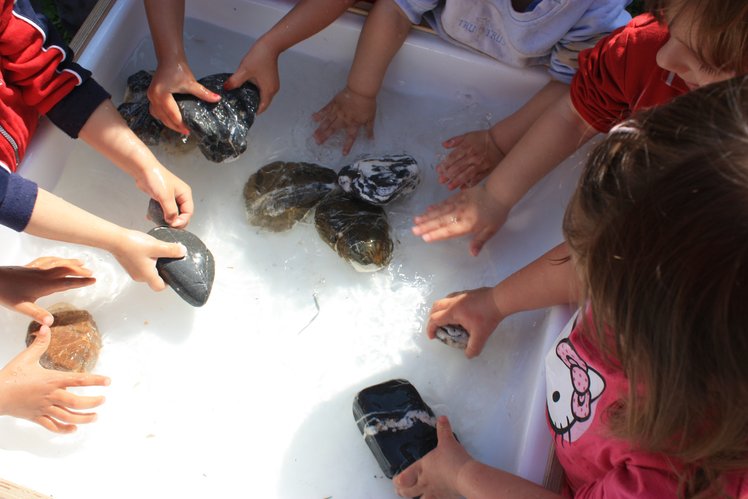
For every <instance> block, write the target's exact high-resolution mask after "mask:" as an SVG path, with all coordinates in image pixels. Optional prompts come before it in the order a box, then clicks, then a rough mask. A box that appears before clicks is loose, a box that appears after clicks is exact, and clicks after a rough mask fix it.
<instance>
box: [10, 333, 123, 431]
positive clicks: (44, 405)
mask: <svg viewBox="0 0 748 499" xmlns="http://www.w3.org/2000/svg"><path fill="white" fill-rule="evenodd" d="M50 337H51V334H50V330H49V327H47V326H42V327H41V329H40V330H39V331H38V332H37V333H36V338H35V339H34V342H33V343H32V344H31V345H30V346H29V347H28V348H27V349H26V350H24V351H23V352H21V353H20V354H18V355H17V356H16V357H15V358H14V359H13V360H11V361H10V362H9V363H8V365H6V366H5V367H4V368H3V369H1V370H0V414H5V415H8V416H14V417H17V418H23V419H28V420H29V421H33V422H35V423H38V424H40V425H41V426H43V427H44V428H46V429H48V430H49V431H53V432H56V433H70V432H72V431H75V430H76V428H77V426H76V425H79V424H85V423H91V422H93V421H95V420H96V413H94V412H88V410H89V409H93V408H94V407H98V406H100V405H101V404H103V403H104V397H103V396H95V397H91V396H83V395H76V394H73V393H71V392H68V391H67V388H68V387H73V386H107V385H109V378H107V377H105V376H99V375H96V374H85V373H68V372H62V371H54V370H50V369H44V368H43V367H42V366H41V365H39V359H40V358H41V356H42V355H43V354H44V352H46V351H47V347H48V346H49V341H50ZM84 411H85V412H84Z"/></svg>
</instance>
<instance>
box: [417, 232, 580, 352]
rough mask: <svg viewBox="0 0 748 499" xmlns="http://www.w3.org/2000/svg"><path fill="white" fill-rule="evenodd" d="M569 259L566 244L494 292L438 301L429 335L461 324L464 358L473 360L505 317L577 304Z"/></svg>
mask: <svg viewBox="0 0 748 499" xmlns="http://www.w3.org/2000/svg"><path fill="white" fill-rule="evenodd" d="M568 255H569V249H568V247H567V246H566V244H565V243H563V244H559V245H558V246H556V247H555V248H553V249H552V250H550V251H548V252H547V253H545V254H544V255H543V256H541V257H540V258H538V259H537V260H535V261H534V262H532V263H530V264H529V265H527V266H526V267H523V268H522V269H520V270H518V271H517V272H515V273H514V274H512V275H510V276H509V277H507V278H506V279H504V280H503V281H501V282H500V283H499V284H497V285H496V286H494V287H493V288H478V289H471V290H468V291H458V292H456V293H451V294H450V295H449V296H447V297H446V298H442V299H441V300H437V301H436V302H434V304H433V306H432V307H431V311H430V313H429V322H428V324H427V326H426V333H427V334H428V336H429V338H431V339H434V338H435V337H436V330H437V328H438V327H439V326H445V325H447V324H460V325H461V326H462V327H464V328H465V329H466V330H467V331H468V333H470V339H469V340H468V345H467V348H466V349H465V356H466V357H467V358H469V359H471V358H473V357H475V356H477V355H479V354H480V353H481V351H482V350H483V347H484V346H485V344H486V341H488V338H489V337H490V336H491V334H492V333H493V332H494V330H495V329H496V327H497V326H498V325H499V323H501V321H503V320H504V319H505V318H506V317H508V316H510V315H512V314H515V313H517V312H523V311H526V310H536V309H539V308H545V307H550V306H553V305H562V304H568V303H576V302H578V301H579V286H578V281H577V276H576V273H575V271H574V268H573V265H572V264H571V262H570V261H568V259H567V257H568ZM565 260H566V261H565Z"/></svg>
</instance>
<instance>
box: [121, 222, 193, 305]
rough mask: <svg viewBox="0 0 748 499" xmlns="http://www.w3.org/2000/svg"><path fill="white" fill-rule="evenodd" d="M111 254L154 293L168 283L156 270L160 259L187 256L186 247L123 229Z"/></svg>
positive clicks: (136, 279)
mask: <svg viewBox="0 0 748 499" xmlns="http://www.w3.org/2000/svg"><path fill="white" fill-rule="evenodd" d="M123 230H124V232H123V233H122V234H121V235H120V236H119V238H118V240H117V241H116V243H115V244H114V245H113V247H112V248H111V249H110V252H111V253H112V255H114V257H115V258H116V259H117V261H118V262H119V263H120V265H122V267H123V268H124V269H125V271H127V273H128V274H130V277H132V278H133V280H135V281H137V282H145V283H147V284H148V286H150V288H151V289H152V290H154V291H161V290H163V289H164V288H165V287H166V283H164V280H163V279H161V276H159V275H158V271H157V270H156V260H158V259H159V258H183V257H184V256H185V255H186V254H187V250H186V249H185V247H184V246H182V245H181V244H177V243H166V242H163V241H159V240H158V239H156V238H155V237H151V236H149V235H148V234H144V233H142V232H138V231H135V230H128V229H123Z"/></svg>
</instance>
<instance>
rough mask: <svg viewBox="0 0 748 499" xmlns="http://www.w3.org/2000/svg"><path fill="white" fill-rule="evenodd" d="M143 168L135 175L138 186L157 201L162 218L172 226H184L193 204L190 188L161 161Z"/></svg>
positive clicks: (189, 216) (188, 219) (192, 209)
mask: <svg viewBox="0 0 748 499" xmlns="http://www.w3.org/2000/svg"><path fill="white" fill-rule="evenodd" d="M154 162H155V165H154V166H152V167H149V168H146V169H144V170H143V171H142V172H140V173H139V174H138V175H137V176H136V177H135V183H136V185H137V186H138V188H139V189H140V190H141V191H143V192H145V193H146V194H148V195H149V196H150V197H152V198H153V199H155V200H156V201H158V203H159V204H160V205H161V209H162V210H163V212H164V220H166V222H167V223H168V224H169V225H171V226H172V227H174V228H184V227H187V224H188V223H189V222H190V218H191V217H192V213H193V211H194V210H195V205H194V203H193V201H192V189H191V188H190V186H189V185H187V184H186V183H185V182H183V181H182V180H181V179H180V178H179V177H177V176H176V175H174V174H173V173H171V172H170V171H169V170H167V169H166V168H165V167H164V166H163V165H161V163H158V162H157V161H155V159H154Z"/></svg>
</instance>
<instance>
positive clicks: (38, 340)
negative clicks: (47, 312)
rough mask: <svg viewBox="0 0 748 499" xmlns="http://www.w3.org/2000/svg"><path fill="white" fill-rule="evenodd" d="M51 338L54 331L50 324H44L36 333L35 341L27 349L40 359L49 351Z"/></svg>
mask: <svg viewBox="0 0 748 499" xmlns="http://www.w3.org/2000/svg"><path fill="white" fill-rule="evenodd" d="M51 339H52V331H51V330H50V329H49V326H42V327H41V328H39V331H37V332H36V333H34V342H33V343H32V344H31V345H29V347H28V348H27V349H26V351H27V352H29V354H30V355H31V356H33V357H34V358H35V359H37V360H38V359H40V358H41V356H42V355H44V352H46V351H47V347H49V342H50V340H51Z"/></svg>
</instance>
